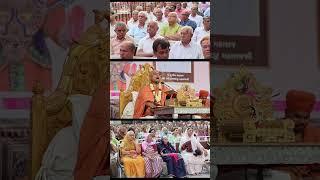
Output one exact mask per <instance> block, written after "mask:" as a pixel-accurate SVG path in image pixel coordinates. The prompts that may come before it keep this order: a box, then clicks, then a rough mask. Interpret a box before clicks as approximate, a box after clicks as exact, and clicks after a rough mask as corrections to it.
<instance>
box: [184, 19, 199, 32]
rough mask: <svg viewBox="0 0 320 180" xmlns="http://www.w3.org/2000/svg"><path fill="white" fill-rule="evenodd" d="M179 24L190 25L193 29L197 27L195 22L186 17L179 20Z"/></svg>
mask: <svg viewBox="0 0 320 180" xmlns="http://www.w3.org/2000/svg"><path fill="white" fill-rule="evenodd" d="M180 25H181V26H190V27H192V29H193V31H194V30H195V29H196V28H197V23H196V22H194V21H192V20H190V19H188V20H186V21H180Z"/></svg>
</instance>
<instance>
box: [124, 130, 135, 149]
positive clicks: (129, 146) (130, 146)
mask: <svg viewBox="0 0 320 180" xmlns="http://www.w3.org/2000/svg"><path fill="white" fill-rule="evenodd" d="M131 132H132V133H133V131H128V132H127V134H126V136H125V137H124V138H123V141H122V143H121V148H122V149H124V150H127V151H128V150H134V149H136V146H135V143H134V142H135V141H134V140H130V139H129V133H131Z"/></svg>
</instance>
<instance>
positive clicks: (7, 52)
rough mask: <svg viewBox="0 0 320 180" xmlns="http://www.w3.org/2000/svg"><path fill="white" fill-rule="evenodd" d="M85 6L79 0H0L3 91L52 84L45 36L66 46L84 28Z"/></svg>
mask: <svg viewBox="0 0 320 180" xmlns="http://www.w3.org/2000/svg"><path fill="white" fill-rule="evenodd" d="M85 14H86V12H85V10H84V8H83V7H82V6H81V4H80V5H79V4H76V0H37V1H34V0H24V1H21V0H1V1H0V81H1V83H0V91H30V90H31V89H32V86H33V84H34V83H35V82H36V81H40V82H41V84H42V85H43V86H44V87H45V89H50V88H51V86H52V77H51V66H52V56H54V54H50V51H49V49H48V46H47V43H46V39H47V38H48V39H51V40H52V41H53V42H55V43H56V44H57V45H58V46H60V47H62V48H64V49H66V48H68V47H69V46H70V45H71V44H72V43H74V42H76V41H77V40H78V38H79V36H80V34H81V33H82V32H83V31H84V17H85Z"/></svg>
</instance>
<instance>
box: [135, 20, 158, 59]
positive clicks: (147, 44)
mask: <svg viewBox="0 0 320 180" xmlns="http://www.w3.org/2000/svg"><path fill="white" fill-rule="evenodd" d="M158 29H159V27H158V24H157V23H156V22H154V21H150V22H149V23H148V26H147V32H148V34H147V36H146V37H144V38H142V39H141V40H140V41H139V44H138V49H137V56H143V57H152V56H153V49H152V45H153V42H154V41H155V40H156V39H158V38H163V37H162V36H160V35H159V34H157V31H158Z"/></svg>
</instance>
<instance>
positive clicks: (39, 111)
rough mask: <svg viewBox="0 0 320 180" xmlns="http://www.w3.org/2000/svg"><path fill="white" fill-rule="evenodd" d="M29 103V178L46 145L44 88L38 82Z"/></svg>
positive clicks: (36, 166) (37, 166) (33, 172)
mask: <svg viewBox="0 0 320 180" xmlns="http://www.w3.org/2000/svg"><path fill="white" fill-rule="evenodd" d="M32 92H33V93H34V95H33V96H32V104H31V109H32V112H31V159H32V161H31V179H32V180H33V179H34V178H35V176H36V174H37V172H38V170H39V168H40V166H41V161H42V156H43V154H44V152H45V150H46V147H47V142H48V141H47V138H48V137H47V121H46V119H47V118H46V117H47V114H46V106H45V104H46V103H45V97H44V95H43V93H44V88H43V87H42V86H41V84H40V83H39V82H37V83H36V85H35V86H34V87H33V89H32Z"/></svg>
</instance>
